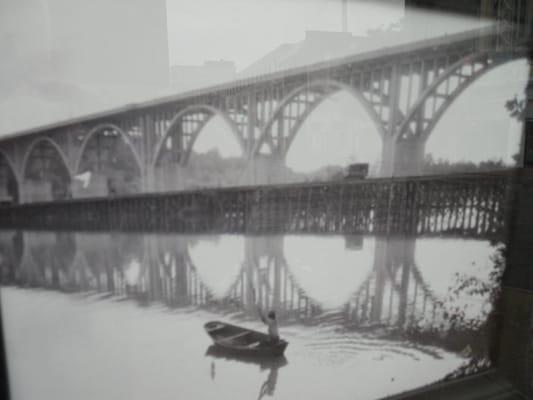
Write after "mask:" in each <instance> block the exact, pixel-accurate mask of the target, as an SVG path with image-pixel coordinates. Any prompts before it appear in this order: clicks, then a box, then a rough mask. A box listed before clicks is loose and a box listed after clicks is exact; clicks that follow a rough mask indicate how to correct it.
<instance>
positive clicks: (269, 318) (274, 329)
mask: <svg viewBox="0 0 533 400" xmlns="http://www.w3.org/2000/svg"><path fill="white" fill-rule="evenodd" d="M252 296H253V300H254V302H255V303H256V307H257V313H258V314H259V317H260V318H261V321H263V323H264V324H265V325H267V326H268V336H269V342H270V343H271V344H275V343H278V342H279V330H278V320H277V319H276V312H275V311H274V310H270V311H269V312H268V314H267V315H265V314H264V313H263V310H261V307H260V306H259V304H257V300H256V299H257V297H256V296H255V290H253V291H252Z"/></svg>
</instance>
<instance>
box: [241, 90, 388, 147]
mask: <svg viewBox="0 0 533 400" xmlns="http://www.w3.org/2000/svg"><path fill="white" fill-rule="evenodd" d="M340 91H345V92H347V93H349V94H350V95H351V96H352V97H353V98H354V99H355V100H356V101H357V102H358V103H359V104H360V105H361V106H362V107H363V108H364V110H365V111H366V113H367V114H368V116H369V117H370V118H371V120H372V122H373V123H374V125H375V127H376V129H377V131H378V133H379V135H380V137H384V136H385V129H384V127H383V123H382V121H381V119H380V118H379V116H378V114H377V113H376V111H375V110H374V108H373V107H372V105H371V104H370V103H369V102H368V101H367V99H366V98H365V97H364V95H363V93H361V92H360V91H358V90H357V89H356V88H354V87H352V86H350V85H347V84H345V83H342V82H339V81H336V80H319V81H314V82H310V83H307V84H305V85H302V86H300V87H298V88H296V89H294V90H292V91H291V92H289V93H288V94H287V95H286V96H285V97H284V99H283V100H282V101H281V102H280V103H279V104H278V106H277V107H276V109H275V110H274V112H273V113H272V116H271V117H270V118H269V120H268V121H267V123H266V124H265V125H264V127H263V128H262V129H261V131H260V135H259V138H258V140H257V142H256V145H255V146H254V148H253V151H252V153H251V155H252V157H254V156H256V155H258V154H259V152H260V151H261V148H262V147H263V146H264V145H265V143H266V144H267V145H268V146H269V147H270V150H271V151H273V152H278V153H280V154H282V155H283V156H285V155H286V154H287V152H288V150H289V148H290V146H291V144H292V142H293V140H294V138H295V136H296V134H297V133H298V130H299V129H300V127H301V126H302V125H303V123H304V122H305V120H306V119H307V117H308V116H309V115H311V113H312V112H313V111H314V110H315V108H317V107H318V106H319V105H320V104H321V103H322V102H323V101H324V100H325V99H326V98H328V97H330V96H332V95H333V94H335V93H337V92H340ZM294 104H297V107H296V108H297V110H296V114H297V115H296V116H293V115H292V113H291V107H292V105H294ZM299 104H304V107H300V106H299ZM287 112H288V113H289V114H291V115H286V114H287ZM283 120H285V121H288V124H286V123H285V122H284V121H283ZM279 124H283V127H282V128H281V129H282V130H285V128H288V129H287V132H283V134H284V138H283V139H280V138H275V137H274V135H273V134H272V130H273V128H274V125H278V126H279ZM287 125H288V126H287ZM278 129H280V128H279V127H278ZM282 142H283V143H282Z"/></svg>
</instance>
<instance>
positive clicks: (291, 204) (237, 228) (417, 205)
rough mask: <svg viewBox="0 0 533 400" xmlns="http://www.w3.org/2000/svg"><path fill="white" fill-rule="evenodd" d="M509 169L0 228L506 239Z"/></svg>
mask: <svg viewBox="0 0 533 400" xmlns="http://www.w3.org/2000/svg"><path fill="white" fill-rule="evenodd" d="M515 175H516V174H515V171H514V170H507V171H498V172H495V173H492V174H487V173H485V174H470V175H468V174H461V175H447V176H431V177H410V178H382V179H369V180H361V181H335V182H324V183H309V184H295V185H278V186H255V187H235V188H227V189H216V190H212V189H209V190H197V191H185V192H175V193H167V194H146V195H135V196H131V197H128V196H123V197H106V198H95V199H77V200H67V201H56V202H47V203H32V204H28V205H24V204H22V205H16V206H9V207H2V208H0V227H3V228H7V227H17V228H27V229H52V230H58V229H59V230H61V229H70V230H76V229H78V230H79V229H82V230H106V231H159V232H161V231H167V232H233V233H330V232H334V233H340V234H343V233H347V234H350V233H356V234H387V235H389V234H401V235H433V234H435V235H452V236H474V237H485V238H491V237H495V236H501V235H502V234H504V231H505V228H506V219H507V218H508V216H509V215H508V214H509V210H510V209H511V207H510V202H511V201H512V196H513V190H514V189H513V188H514V187H513V185H514V182H515Z"/></svg>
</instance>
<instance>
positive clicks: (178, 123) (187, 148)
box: [152, 105, 246, 167]
mask: <svg viewBox="0 0 533 400" xmlns="http://www.w3.org/2000/svg"><path fill="white" fill-rule="evenodd" d="M215 116H220V117H221V118H222V119H223V120H224V122H225V123H226V124H227V125H228V126H229V128H230V131H231V133H232V134H233V135H234V136H235V138H236V139H237V142H238V144H239V146H240V147H241V149H242V151H243V154H245V152H246V145H245V143H244V140H243V138H242V136H241V134H240V132H239V129H238V127H237V124H236V123H235V122H234V121H233V120H232V119H231V118H230V117H229V116H228V115H227V114H226V113H224V112H223V111H222V110H220V109H218V108H216V107H213V106H209V105H192V106H189V107H186V108H185V109H183V110H181V111H180V112H178V114H176V115H175V116H174V118H172V120H171V121H170V125H169V127H168V129H167V131H166V132H165V134H164V135H163V137H162V138H161V140H160V141H159V142H158V143H157V145H156V148H155V153H154V157H153V160H152V166H153V167H156V166H157V165H158V164H159V162H160V159H161V156H162V152H163V150H164V149H165V147H166V150H167V151H169V152H172V153H174V154H173V157H175V161H176V162H177V163H178V164H179V165H182V166H184V165H186V164H187V162H188V160H189V158H190V155H191V152H192V149H193V147H194V144H195V142H196V140H197V139H198V136H199V135H200V133H201V132H202V130H203V128H204V127H205V126H206V125H207V124H208V122H209V121H210V120H211V119H212V118H213V117H215Z"/></svg>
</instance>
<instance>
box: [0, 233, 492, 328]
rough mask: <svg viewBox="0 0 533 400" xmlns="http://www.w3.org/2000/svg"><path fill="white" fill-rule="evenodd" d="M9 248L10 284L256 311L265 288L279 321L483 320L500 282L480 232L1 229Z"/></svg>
mask: <svg viewBox="0 0 533 400" xmlns="http://www.w3.org/2000/svg"><path fill="white" fill-rule="evenodd" d="M0 251H1V261H2V262H1V267H2V279H3V282H4V283H16V284H19V285H23V286H38V287H44V288H54V289H60V290H63V291H73V290H76V291H98V292H108V293H110V294H113V295H119V296H126V297H134V298H137V299H138V300H142V301H143V302H145V303H146V302H154V301H155V302H163V303H165V304H167V305H170V306H172V307H183V306H191V305H195V306H198V307H201V308H206V309H211V310H215V309H216V310H219V311H220V312H223V313H234V314H235V315H236V316H237V315H238V316H239V318H254V319H255V318H256V317H257V315H256V305H255V302H254V296H253V293H252V292H253V291H256V296H255V297H256V300H257V301H258V303H259V305H260V306H261V307H262V308H263V309H275V310H276V311H277V312H278V315H279V319H280V321H281V322H282V323H291V322H305V323H307V324H321V323H335V324H338V323H340V324H342V325H343V326H345V327H346V328H349V329H363V328H364V329H371V328H372V327H377V326H381V327H384V326H385V327H388V328H390V329H393V330H395V329H402V330H403V329H405V328H407V327H408V326H417V327H421V326H423V327H425V328H427V327H430V326H439V327H443V326H447V327H450V326H451V325H452V324H451V323H450V322H449V318H450V317H449V315H450V314H453V313H454V312H457V310H458V309H460V310H461V318H463V319H464V320H465V321H466V320H469V321H474V320H475V321H478V322H482V321H483V319H484V318H486V317H487V315H488V314H489V312H490V310H491V308H492V304H491V297H490V296H491V294H493V292H491V290H492V291H494V290H497V288H496V287H494V286H495V285H496V283H495V282H493V281H491V279H492V280H493V278H491V277H492V274H493V272H494V268H495V267H494V263H493V259H492V257H493V255H494V254H495V253H496V252H497V249H495V248H493V247H491V245H490V244H489V243H488V242H486V241H476V240H460V239H438V238H431V239H429V238H428V239H426V238H383V237H358V236H341V235H336V236H335V235H330V236H296V235H286V236H243V235H218V236H217V235H172V234H165V235H144V234H119V233H113V234H110V233H99V234H93V233H72V232H62V233H54V232H15V231H4V232H2V234H1V235H0ZM439 254H441V255H442V256H438V255H439ZM435 255H437V256H435ZM476 285H477V286H479V285H484V287H485V289H486V290H481V291H480V290H475V289H476V287H477V286H476ZM490 285H492V286H493V287H490ZM487 288H488V289H487ZM489 289H490V290H489Z"/></svg>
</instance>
